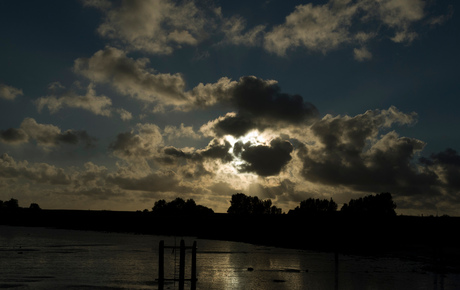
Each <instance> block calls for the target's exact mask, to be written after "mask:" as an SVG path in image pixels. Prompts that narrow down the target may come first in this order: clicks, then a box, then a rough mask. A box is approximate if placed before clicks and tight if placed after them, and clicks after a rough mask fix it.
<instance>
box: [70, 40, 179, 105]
mask: <svg viewBox="0 0 460 290" xmlns="http://www.w3.org/2000/svg"><path fill="white" fill-rule="evenodd" d="M148 62H149V60H148V59H145V58H142V59H138V60H134V59H132V58H129V57H127V56H126V53H125V52H123V51H122V50H119V49H117V48H113V47H106V48H105V49H104V50H99V51H98V52H96V53H95V54H94V55H93V56H92V57H91V58H78V59H76V60H75V64H74V71H75V72H76V73H78V74H81V75H83V76H85V77H87V78H88V79H89V80H91V81H92V82H96V83H109V84H111V85H112V86H113V87H114V88H115V89H117V90H118V91H119V92H120V93H122V94H124V95H128V96H131V97H133V98H136V99H140V100H142V101H145V102H160V103H161V104H164V105H173V106H180V105H183V104H184V103H186V102H187V101H188V100H187V97H186V96H185V95H184V88H185V81H184V79H183V77H182V75H180V74H173V75H171V74H161V73H155V72H154V71H152V70H150V69H148V68H146V65H147V63H148Z"/></svg>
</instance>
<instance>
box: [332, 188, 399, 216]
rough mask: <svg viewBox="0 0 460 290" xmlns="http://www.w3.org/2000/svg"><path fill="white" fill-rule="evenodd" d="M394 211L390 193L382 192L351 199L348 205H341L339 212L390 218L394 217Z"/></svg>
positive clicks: (394, 206)
mask: <svg viewBox="0 0 460 290" xmlns="http://www.w3.org/2000/svg"><path fill="white" fill-rule="evenodd" d="M395 209H396V204H395V203H394V202H393V198H392V196H391V193H389V192H383V193H380V194H377V195H368V196H365V197H360V198H358V199H351V200H350V202H349V203H348V204H344V205H343V207H342V208H341V210H340V211H341V212H343V213H345V214H348V215H364V216H376V217H391V216H396V212H395Z"/></svg>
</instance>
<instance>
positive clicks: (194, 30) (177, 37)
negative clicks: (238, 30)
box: [84, 0, 215, 54]
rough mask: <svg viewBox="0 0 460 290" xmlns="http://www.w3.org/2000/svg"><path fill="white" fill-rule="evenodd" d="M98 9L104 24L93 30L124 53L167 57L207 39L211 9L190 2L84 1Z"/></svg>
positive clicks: (210, 25)
mask: <svg viewBox="0 0 460 290" xmlns="http://www.w3.org/2000/svg"><path fill="white" fill-rule="evenodd" d="M84 4H85V5H86V6H92V7H96V8H99V9H101V10H102V11H103V12H104V14H105V17H104V22H103V23H102V24H101V25H100V26H99V28H98V29H97V31H98V33H99V34H100V35H102V36H104V37H106V38H108V39H112V40H115V41H118V42H120V43H122V44H123V45H124V46H126V47H127V48H128V50H140V51H145V52H148V53H153V54H170V53H172V52H173V51H174V49H177V48H180V47H182V46H183V45H190V46H194V45H197V44H198V43H199V42H201V41H202V40H203V39H206V38H207V37H208V33H207V31H208V30H209V27H212V26H213V18H214V17H215V14H214V12H213V11H214V10H213V9H209V8H207V9H206V7H197V6H196V5H195V3H194V2H193V1H181V2H176V1H169V0H131V1H121V2H119V3H118V5H115V4H114V5H109V3H108V2H107V1H95V0H92V1H89V0H87V1H85V3H84Z"/></svg>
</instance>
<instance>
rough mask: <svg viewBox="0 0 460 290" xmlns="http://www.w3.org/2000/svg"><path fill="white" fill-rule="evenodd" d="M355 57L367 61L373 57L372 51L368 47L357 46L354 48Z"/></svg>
mask: <svg viewBox="0 0 460 290" xmlns="http://www.w3.org/2000/svg"><path fill="white" fill-rule="evenodd" d="M353 53H354V58H355V60H357V61H366V60H370V59H372V53H370V52H369V50H367V48H366V47H364V46H363V47H361V48H355V49H353Z"/></svg>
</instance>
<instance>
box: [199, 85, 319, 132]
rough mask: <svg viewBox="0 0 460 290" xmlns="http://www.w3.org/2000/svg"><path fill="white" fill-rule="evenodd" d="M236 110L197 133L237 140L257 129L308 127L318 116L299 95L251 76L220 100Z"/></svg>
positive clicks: (314, 108) (313, 108)
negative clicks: (291, 126) (293, 125)
mask: <svg viewBox="0 0 460 290" xmlns="http://www.w3.org/2000/svg"><path fill="white" fill-rule="evenodd" d="M222 102H224V103H228V104H229V105H231V106H232V107H233V108H235V109H236V110H237V113H228V114H227V115H226V116H224V117H220V118H218V119H216V120H213V121H210V122H208V123H207V124H205V125H203V126H202V127H201V128H200V130H201V132H202V133H203V134H205V135H207V136H217V137H222V136H225V135H232V136H235V137H240V136H243V135H245V134H246V133H247V132H249V131H251V130H254V129H258V130H259V131H263V130H264V129H266V128H268V127H270V128H277V127H280V126H283V125H292V124H296V125H300V124H303V125H307V124H309V123H311V122H312V121H313V120H315V119H316V118H317V116H318V111H317V109H316V107H315V106H314V105H313V104H311V103H308V102H305V101H304V100H303V98H302V97H301V96H299V95H289V94H286V93H281V90H280V87H279V86H278V85H277V83H276V82H275V81H271V80H262V79H259V78H257V77H254V76H248V77H242V78H240V79H239V81H238V82H237V83H235V84H234V86H233V88H232V89H231V90H230V91H229V93H228V96H227V99H225V100H222Z"/></svg>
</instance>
